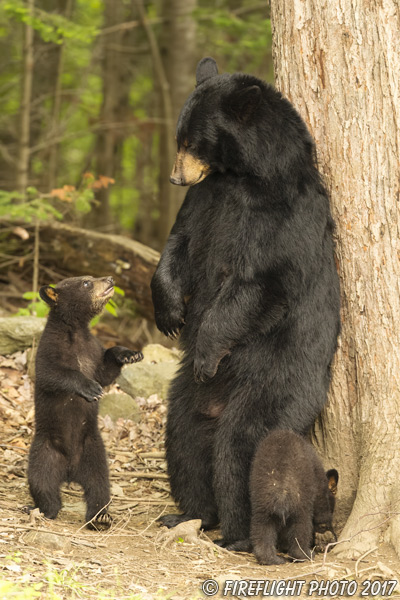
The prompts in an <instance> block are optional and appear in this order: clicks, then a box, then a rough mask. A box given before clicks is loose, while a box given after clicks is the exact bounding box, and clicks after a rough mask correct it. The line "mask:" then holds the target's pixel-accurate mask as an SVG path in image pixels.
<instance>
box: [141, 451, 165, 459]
mask: <svg viewBox="0 0 400 600" xmlns="http://www.w3.org/2000/svg"><path fill="white" fill-rule="evenodd" d="M139 458H165V452H139Z"/></svg>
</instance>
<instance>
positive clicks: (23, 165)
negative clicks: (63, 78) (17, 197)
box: [17, 0, 35, 194]
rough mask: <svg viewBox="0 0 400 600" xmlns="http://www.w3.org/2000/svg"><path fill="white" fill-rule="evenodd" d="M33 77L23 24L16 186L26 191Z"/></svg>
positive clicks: (27, 31)
mask: <svg viewBox="0 0 400 600" xmlns="http://www.w3.org/2000/svg"><path fill="white" fill-rule="evenodd" d="M34 6H35V4H34V0H29V1H28V8H29V13H30V15H31V16H32V15H33V9H34ZM32 79H33V29H32V27H31V26H30V25H25V47H24V74H23V78H22V100H21V114H20V144H19V156H18V180H17V188H18V191H19V192H21V193H23V194H24V193H25V192H26V188H27V187H28V179H29V137H30V136H29V132H30V124H31V96H32Z"/></svg>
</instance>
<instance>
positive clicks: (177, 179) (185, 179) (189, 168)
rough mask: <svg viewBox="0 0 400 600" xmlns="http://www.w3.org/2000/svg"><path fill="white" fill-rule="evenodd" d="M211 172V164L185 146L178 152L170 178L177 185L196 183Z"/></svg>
mask: <svg viewBox="0 0 400 600" xmlns="http://www.w3.org/2000/svg"><path fill="white" fill-rule="evenodd" d="M210 172H211V167H210V165H208V164H207V163H205V162H203V161H202V160H200V159H199V158H196V157H195V156H193V154H190V152H188V151H187V150H185V149H184V148H183V149H181V150H179V152H177V154H176V159H175V164H174V168H173V169H172V173H171V177H170V178H169V180H170V182H171V183H174V184H175V185H195V184H196V183H199V182H200V181H202V180H203V179H205V177H207V175H208V174H209V173H210Z"/></svg>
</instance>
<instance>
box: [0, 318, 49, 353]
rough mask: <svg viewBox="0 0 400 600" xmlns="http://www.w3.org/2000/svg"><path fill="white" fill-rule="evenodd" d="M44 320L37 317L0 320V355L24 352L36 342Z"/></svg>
mask: <svg viewBox="0 0 400 600" xmlns="http://www.w3.org/2000/svg"><path fill="white" fill-rule="evenodd" d="M45 325H46V319H42V318H39V317H8V318H6V317H4V318H0V354H2V355H5V354H13V353H14V352H18V351H20V350H26V348H30V346H32V344H33V341H34V340H35V341H36V343H37V342H38V340H39V338H40V336H41V335H42V332H43V329H44V326H45Z"/></svg>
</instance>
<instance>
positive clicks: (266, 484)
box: [230, 430, 338, 565]
mask: <svg viewBox="0 0 400 600" xmlns="http://www.w3.org/2000/svg"><path fill="white" fill-rule="evenodd" d="M337 482H338V473H337V471H336V470H335V469H331V470H330V471H328V472H327V473H325V472H324V469H323V466H322V463H321V461H320V459H319V458H318V456H317V454H316V452H315V450H314V448H313V447H312V445H311V444H310V443H309V442H308V441H306V440H305V439H304V438H302V437H300V436H299V435H297V434H295V433H294V432H293V431H284V430H277V431H273V432H272V433H270V434H269V435H268V436H267V437H266V438H265V439H264V440H262V441H261V443H260V445H259V447H258V449H257V452H256V454H255V457H254V460H253V464H252V469H251V475H250V498H251V509H252V516H251V534H250V542H251V543H247V547H245V546H246V544H245V541H242V542H237V543H236V544H234V545H233V546H231V547H230V549H231V550H238V551H243V549H244V550H247V551H249V549H250V548H252V549H253V552H254V554H255V556H256V558H257V560H258V562H259V563H261V564H266V565H272V564H282V563H284V562H285V560H284V559H283V558H282V557H280V556H277V554H276V552H277V549H278V550H280V551H283V552H287V553H288V555H289V556H290V557H291V558H295V559H300V560H304V559H306V558H311V557H312V546H313V545H314V533H315V532H318V533H324V532H326V531H332V532H333V530H332V516H333V510H334V506H335V493H336V487H337ZM247 542H248V541H247Z"/></svg>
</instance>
